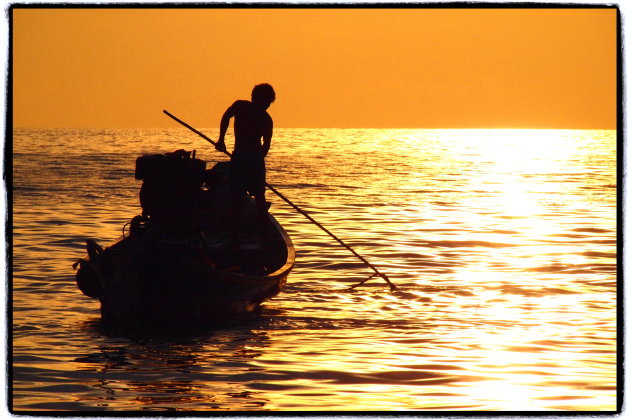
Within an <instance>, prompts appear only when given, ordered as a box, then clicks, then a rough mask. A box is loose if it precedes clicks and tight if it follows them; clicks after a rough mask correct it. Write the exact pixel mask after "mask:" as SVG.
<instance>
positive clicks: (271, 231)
mask: <svg viewBox="0 0 630 420" xmlns="http://www.w3.org/2000/svg"><path fill="white" fill-rule="evenodd" d="M228 185H229V184H228ZM204 194H206V195H207V196H208V197H206V198H203V197H201V198H200V199H199V200H198V201H199V202H200V203H205V204H199V205H198V206H197V207H195V209H196V210H195V211H194V212H192V213H190V214H188V215H187V216H186V217H181V215H180V216H178V217H176V218H174V219H173V218H170V219H163V218H150V219H144V217H140V216H138V217H137V218H134V220H142V223H141V222H137V223H135V222H134V220H132V223H131V228H130V234H129V235H128V236H126V237H123V238H121V239H119V240H117V241H115V242H114V243H113V244H111V245H110V246H108V247H105V248H104V249H103V248H101V247H100V246H98V245H97V244H96V243H94V242H92V241H88V245H87V250H88V257H87V258H85V259H82V260H79V261H78V262H77V264H76V265H79V264H80V266H81V267H80V269H79V271H78V273H77V276H76V278H77V284H78V286H79V288H80V289H81V291H82V292H83V293H84V294H86V295H88V296H90V297H93V298H98V299H99V301H100V303H101V318H102V321H103V322H104V323H105V324H108V325H112V324H116V325H125V326H132V325H148V324H151V325H157V326H181V325H184V326H190V325H193V324H194V325H200V324H212V323H216V322H223V321H225V320H230V319H235V318H238V317H242V316H245V315H247V314H251V313H252V312H255V311H257V310H258V309H259V307H260V305H261V304H262V303H263V302H265V301H266V300H268V299H271V298H272V297H274V296H276V295H277V294H278V293H280V292H281V291H282V289H283V288H284V286H285V284H286V281H287V277H288V275H289V273H290V272H291V270H292V269H293V266H294V263H295V249H294V246H293V243H292V241H291V239H290V237H289V235H288V234H287V233H286V231H285V230H284V229H283V228H282V226H280V224H279V223H278V222H277V221H276V220H275V218H274V217H273V216H272V215H271V214H270V213H266V215H264V217H263V219H261V218H260V213H259V211H258V209H257V208H256V205H255V203H254V201H253V200H252V199H251V198H250V197H246V198H245V199H244V200H243V202H242V204H241V207H240V213H241V214H240V217H241V222H240V223H239V225H238V226H239V228H240V232H239V235H240V236H241V238H242V239H243V240H244V242H243V243H240V245H235V244H229V242H230V241H229V238H230V236H231V234H232V233H231V232H233V231H232V230H231V228H229V227H228V226H229V225H230V223H229V221H230V220H231V219H230V217H231V216H230V211H231V210H232V207H231V205H230V199H229V197H230V194H229V190H225V189H220V188H219V189H217V190H216V191H214V192H213V193H212V194H210V191H206V192H205V193H204ZM210 195H212V198H209V197H210ZM204 200H205V201H204ZM261 220H262V221H261ZM252 241H253V242H252Z"/></svg>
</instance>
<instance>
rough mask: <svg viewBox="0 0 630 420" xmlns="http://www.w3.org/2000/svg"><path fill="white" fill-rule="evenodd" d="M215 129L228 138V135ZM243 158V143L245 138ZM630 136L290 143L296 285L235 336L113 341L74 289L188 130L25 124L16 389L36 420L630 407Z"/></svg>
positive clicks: (192, 142)
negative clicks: (90, 244)
mask: <svg viewBox="0 0 630 420" xmlns="http://www.w3.org/2000/svg"><path fill="white" fill-rule="evenodd" d="M206 133H207V134H208V135H210V136H216V132H215V131H214V130H207V131H206ZM228 144H230V140H228ZM616 144H617V143H616V132H614V131H562V130H372V129H365V130H349V129H346V130H332V129H331V130H316V129H278V130H276V133H275V136H274V140H273V144H272V152H271V155H270V157H269V159H268V168H269V170H268V173H269V175H268V181H269V182H270V183H271V184H272V185H274V186H275V187H277V188H278V190H279V191H281V192H282V193H283V194H284V195H285V196H287V197H288V198H289V199H291V200H292V201H293V202H295V203H296V204H298V205H299V206H301V207H302V208H304V209H305V210H307V211H308V212H309V213H310V214H311V215H312V216H313V217H314V218H315V219H316V220H317V221H319V222H320V223H322V224H323V225H324V226H326V227H327V228H328V229H330V230H331V231H332V232H333V233H335V234H336V235H338V236H339V237H341V238H342V239H343V240H344V241H346V242H347V243H348V244H350V245H351V246H352V247H353V248H354V249H355V250H356V251H357V252H359V253H360V254H361V255H363V256H364V257H365V258H367V260H368V261H370V262H371V263H372V264H374V265H375V266H376V267H378V268H379V270H380V271H382V272H384V273H386V274H387V275H388V276H389V278H390V279H391V280H392V281H393V282H394V283H395V284H396V285H397V286H398V288H399V290H397V291H394V292H390V291H389V288H388V287H387V285H386V284H385V282H384V281H383V280H382V279H380V278H378V277H376V278H372V279H371V280H370V281H368V282H367V283H366V284H365V285H364V286H362V287H359V288H357V289H355V290H353V291H345V289H346V288H347V287H349V286H351V285H353V284H356V283H358V282H360V281H362V280H364V279H366V278H367V277H368V276H370V275H371V274H372V272H371V270H370V269H369V268H367V267H366V266H365V265H364V264H363V263H361V262H360V261H359V260H358V259H356V258H355V257H354V256H352V255H351V254H350V253H349V252H348V251H347V250H345V249H343V248H342V247H340V246H339V245H337V244H336V243H335V242H334V241H333V240H332V239H331V238H329V237H328V236H326V234H325V233H323V232H322V231H321V230H319V229H318V228H317V227H315V226H314V225H312V224H310V223H309V222H308V221H307V220H306V219H305V218H304V217H303V216H301V215H299V214H297V213H296V212H295V211H294V210H292V209H291V208H290V207H288V206H287V205H285V204H284V203H283V202H282V201H281V200H279V199H277V198H276V197H273V196H271V195H270V196H269V199H270V200H271V201H272V202H273V205H272V213H273V214H274V215H275V216H276V218H277V219H278V220H279V221H280V223H282V224H283V226H284V227H285V228H286V229H287V231H288V232H289V234H290V235H291V237H292V238H293V240H294V242H295V245H296V248H297V257H298V260H297V263H296V266H295V269H294V271H293V272H292V274H291V275H290V276H289V282H288V286H287V288H286V290H285V291H284V292H283V293H281V294H280V295H279V296H278V297H276V298H274V299H273V300H271V301H270V302H268V303H267V304H266V305H265V307H264V309H263V311H262V313H261V314H260V315H259V316H256V317H253V318H251V319H249V320H246V321H244V322H242V323H239V324H236V325H228V326H225V327H221V328H218V329H214V330H211V329H205V330H203V329H202V330H196V331H181V332H179V333H177V334H175V333H164V334H160V333H158V332H136V333H113V332H111V331H106V330H104V329H102V328H101V326H100V323H99V306H98V301H95V300H92V299H89V298H87V297H85V296H83V295H82V294H81V293H80V292H79V290H78V289H77V288H76V286H75V283H74V272H73V270H72V268H71V265H72V263H73V262H74V261H75V260H76V259H77V258H79V257H81V256H82V255H83V253H84V243H85V239H87V238H91V239H95V240H97V241H98V242H99V243H101V244H106V243H107V242H109V241H111V240H113V239H115V238H116V237H118V236H119V235H120V233H121V229H122V226H123V225H124V224H125V223H127V222H128V221H129V220H130V219H131V217H133V216H134V215H136V214H138V213H139V212H140V208H139V204H138V198H137V197H138V195H137V194H138V189H139V187H140V185H139V181H136V180H135V179H134V177H133V171H134V162H135V158H136V157H137V156H139V155H140V154H143V153H155V152H168V151H173V150H175V149H178V148H184V149H187V150H192V149H196V150H197V151H198V157H201V158H203V159H206V160H209V161H211V160H215V159H217V158H220V156H219V154H218V153H217V152H214V151H212V148H211V147H208V146H209V145H207V144H206V143H205V142H204V141H203V140H202V139H200V138H198V137H196V136H195V135H194V134H192V133H189V132H188V131H186V130H185V129H180V128H177V129H171V130H69V129H64V130H26V129H17V130H15V132H14V139H13V145H14V154H13V165H14V167H13V176H14V179H13V192H12V194H13V218H14V224H13V246H14V248H13V258H14V259H13V284H12V298H13V300H12V304H13V308H12V316H13V319H12V337H11V338H12V344H13V347H12V349H11V350H12V377H11V379H12V384H11V385H12V395H10V402H11V403H12V404H13V409H14V410H16V411H24V410H26V411H37V410H49V411H57V410H71V411H76V410H79V411H89V410H112V411H113V410H119V411H126V410H134V411H144V410H192V411H212V410H314V411H315V410H340V411H343V410H353V411H355V410H357V411H359V410H380V411H394V410H445V411H460V410H465V411H478V410H507V411H521V410H534V411H547V410H580V411H591V410H593V411H610V410H616V408H617V392H618V391H617V377H618V370H617V369H618V368H617V265H616V261H617V260H616V235H617V225H616V215H617V213H616V207H617V201H616V199H617V196H616V192H617V189H616V188H617V187H616Z"/></svg>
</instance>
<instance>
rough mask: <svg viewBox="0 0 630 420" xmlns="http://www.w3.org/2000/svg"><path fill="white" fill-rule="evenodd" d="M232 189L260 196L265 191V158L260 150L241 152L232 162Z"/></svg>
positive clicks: (233, 157)
mask: <svg viewBox="0 0 630 420" xmlns="http://www.w3.org/2000/svg"><path fill="white" fill-rule="evenodd" d="M230 178H231V186H232V190H233V191H235V192H238V193H239V194H246V193H247V192H249V193H250V194H251V195H254V196H258V195H260V194H262V193H264V191H265V158H264V157H263V155H262V153H260V152H240V153H234V154H233V155H232V160H231V163H230Z"/></svg>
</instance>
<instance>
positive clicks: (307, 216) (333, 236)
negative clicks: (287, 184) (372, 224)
mask: <svg viewBox="0 0 630 420" xmlns="http://www.w3.org/2000/svg"><path fill="white" fill-rule="evenodd" d="M164 113H165V114H166V115H168V116H169V117H171V118H172V119H174V120H175V121H177V122H178V123H180V124H181V125H183V126H184V127H186V128H188V129H189V130H190V131H192V132H193V133H195V134H197V135H198V136H200V137H201V138H203V139H205V140H206V141H208V142H210V143H211V144H212V145H214V146H216V145H217V144H216V142H214V141H212V140H211V139H210V138H209V137H208V136H206V135H205V134H203V133H202V132H201V131H199V130H196V129H195V128H194V127H192V126H190V125H188V124H186V123H185V122H184V121H182V120H180V119H179V118H177V117H176V116H174V115H173V114H171V113H170V112H168V111H167V110H164ZM223 153H225V154H226V155H228V156H232V155H231V154H230V152H228V151H225V152H223ZM265 186H266V187H267V188H269V189H270V190H271V191H272V192H273V193H274V194H276V195H277V196H278V197H280V198H281V199H282V200H283V201H284V202H286V203H287V204H288V205H290V206H291V207H293V208H294V209H295V210H296V211H297V212H298V213H300V214H301V215H302V216H304V217H306V218H307V219H308V220H310V221H311V222H312V223H313V224H315V226H317V227H318V228H320V229H321V230H323V231H324V232H326V233H327V234H328V235H329V236H330V237H331V238H333V239H334V240H335V241H337V242H339V244H340V245H342V246H343V247H344V248H346V249H347V250H348V251H350V252H351V253H352V254H353V255H354V256H355V257H357V258H358V259H359V260H361V261H362V262H363V263H364V264H365V265H367V266H368V267H370V268H371V269H372V270H373V271H374V273H375V274H376V275H378V276H379V277H381V278H382V279H383V280H385V281H386V282H387V284H389V288H390V290H396V286H395V285H394V284H393V283H392V282H391V281H390V280H389V278H388V277H387V276H386V275H385V274H383V273H381V272H380V271H378V269H377V268H376V267H374V266H373V265H372V264H370V263H369V262H368V261H367V260H366V259H365V258H363V257H362V256H361V255H359V254H358V253H357V252H356V251H355V250H354V249H352V248H351V247H350V246H349V245H347V244H346V243H345V242H343V241H342V240H341V239H339V238H338V237H337V236H335V235H334V234H333V233H332V232H330V231H329V230H328V229H326V228H325V227H324V226H323V225H322V224H321V223H319V222H317V221H316V220H315V219H313V218H312V217H311V216H310V215H309V214H308V213H307V212H305V211H304V210H302V209H301V208H299V207H298V206H297V205H295V204H293V203H292V202H291V200H289V199H288V198H286V197H285V196H284V195H282V194H281V193H280V192H279V191H278V190H276V189H275V188H274V187H272V186H271V185H269V184H268V183H265ZM360 284H362V283H360ZM357 286H358V285H357ZM354 287H356V286H353V287H352V288H354Z"/></svg>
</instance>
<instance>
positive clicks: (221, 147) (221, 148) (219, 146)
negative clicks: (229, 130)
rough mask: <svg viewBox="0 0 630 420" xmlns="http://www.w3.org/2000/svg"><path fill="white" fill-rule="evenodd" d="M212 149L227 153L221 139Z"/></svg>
mask: <svg viewBox="0 0 630 420" xmlns="http://www.w3.org/2000/svg"><path fill="white" fill-rule="evenodd" d="M214 148H215V149H217V150H218V151H219V152H223V153H225V152H226V151H227V149H226V148H225V141H224V140H222V139H221V140H219V141H217V144H215V146H214Z"/></svg>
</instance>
